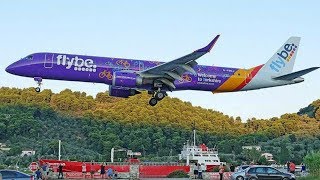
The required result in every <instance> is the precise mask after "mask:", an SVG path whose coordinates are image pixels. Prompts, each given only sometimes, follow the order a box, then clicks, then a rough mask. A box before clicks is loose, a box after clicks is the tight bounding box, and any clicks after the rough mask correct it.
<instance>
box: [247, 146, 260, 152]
mask: <svg viewBox="0 0 320 180" xmlns="http://www.w3.org/2000/svg"><path fill="white" fill-rule="evenodd" d="M242 149H248V150H251V149H255V150H257V151H261V146H242Z"/></svg>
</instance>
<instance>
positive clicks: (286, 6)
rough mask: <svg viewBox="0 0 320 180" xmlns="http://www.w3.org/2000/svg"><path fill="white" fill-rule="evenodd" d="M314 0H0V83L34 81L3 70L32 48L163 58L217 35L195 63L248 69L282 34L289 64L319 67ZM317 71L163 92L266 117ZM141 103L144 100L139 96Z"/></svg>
mask: <svg viewBox="0 0 320 180" xmlns="http://www.w3.org/2000/svg"><path fill="white" fill-rule="evenodd" d="M319 19H320V3H319V1H316V0H314V1H298V0H283V1H278V0H269V1H254V0H251V1H249V0H242V1H213V0H208V1H185V0H180V1H178V0H177V1H169V0H168V1H165V0H163V1H158V2H156V1H147V0H146V1H112V2H111V1H102V0H101V1H95V0H91V1H84V0H83V1H82V0H74V1H73V0H69V1H65V0H54V1H35V0H29V1H17V0H4V1H1V2H0V25H1V26H0V27H1V28H0V60H1V61H0V62H1V63H0V86H7V87H19V88H26V87H35V86H36V83H35V82H34V81H33V79H32V78H25V77H19V76H14V75H11V74H8V73H6V72H5V67H6V66H8V65H9V64H10V63H12V62H14V61H16V60H18V59H20V58H22V57H25V56H26V55H28V54H31V53H34V52H43V51H49V52H60V53H72V54H87V55H98V56H107V57H122V58H132V59H152V60H161V61H170V60H173V59H175V58H177V57H180V56H183V55H185V54H188V53H190V52H192V51H193V50H196V49H198V48H200V47H202V46H204V45H206V44H207V43H208V42H210V40H212V38H213V37H214V36H215V35H217V34H221V37H220V39H219V41H218V42H217V43H216V45H215V47H214V49H213V50H212V51H211V52H210V53H209V54H207V55H205V56H203V57H201V58H200V59H198V63H199V64H204V65H213V64H214V65H217V66H227V67H238V68H250V67H253V66H256V65H260V64H263V63H265V62H266V61H267V60H268V59H269V58H270V57H271V56H272V55H273V54H274V52H275V51H276V50H277V49H278V48H279V47H280V46H281V45H282V44H283V43H284V42H285V41H286V40H287V39H288V38H289V37H290V36H300V37H302V39H301V42H300V48H299V52H298V56H297V59H296V63H295V67H294V70H301V69H303V68H308V67H311V66H320V58H319V57H320V56H319V55H318V53H319V52H320V48H319V47H320V46H319V42H320V23H319V22H320V21H319ZM319 75H320V70H317V71H315V72H312V73H310V74H308V75H305V76H304V77H305V82H303V83H300V84H296V85H291V86H283V87H276V88H270V89H262V90H256V91H250V92H236V93H225V94H215V95H213V94H212V93H211V92H197V91H184V92H173V93H170V96H173V97H178V98H180V99H182V100H184V101H190V102H191V103H192V104H193V105H195V106H202V107H204V108H210V109H214V110H218V111H221V112H223V113H225V114H227V115H231V116H240V117H242V119H243V120H246V119H247V118H251V117H257V118H270V117H274V116H280V115H281V114H284V113H286V112H289V113H292V112H297V111H299V109H300V108H301V107H305V106H307V105H308V104H309V103H311V102H312V101H314V100H316V99H318V98H320V96H319V95H320V83H319ZM43 88H46V89H52V90H53V91H54V92H59V91H61V90H63V89H65V88H70V89H72V90H74V91H85V92H86V93H88V94H91V95H95V94H96V93H97V92H101V91H105V90H107V88H108V87H107V85H105V84H92V83H81V82H66V81H55V80H45V81H44V85H43ZM146 103H148V102H146Z"/></svg>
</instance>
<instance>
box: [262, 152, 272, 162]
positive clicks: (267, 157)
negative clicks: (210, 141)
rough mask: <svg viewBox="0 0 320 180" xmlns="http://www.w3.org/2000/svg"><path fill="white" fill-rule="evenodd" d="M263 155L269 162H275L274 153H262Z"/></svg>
mask: <svg viewBox="0 0 320 180" xmlns="http://www.w3.org/2000/svg"><path fill="white" fill-rule="evenodd" d="M261 156H264V157H265V158H266V160H267V161H268V162H274V161H275V160H273V155H272V154H271V153H262V154H261Z"/></svg>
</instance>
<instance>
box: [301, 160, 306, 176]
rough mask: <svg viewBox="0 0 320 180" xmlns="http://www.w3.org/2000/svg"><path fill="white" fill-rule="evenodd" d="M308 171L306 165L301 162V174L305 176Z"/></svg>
mask: <svg viewBox="0 0 320 180" xmlns="http://www.w3.org/2000/svg"><path fill="white" fill-rule="evenodd" d="M306 172H307V169H306V165H305V164H303V163H302V164H301V174H302V176H305V175H306Z"/></svg>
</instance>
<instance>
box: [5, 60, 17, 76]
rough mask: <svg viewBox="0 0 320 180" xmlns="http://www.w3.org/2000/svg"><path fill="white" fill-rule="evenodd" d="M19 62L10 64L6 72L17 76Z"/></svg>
mask: <svg viewBox="0 0 320 180" xmlns="http://www.w3.org/2000/svg"><path fill="white" fill-rule="evenodd" d="M19 66H20V65H19V62H18V61H17V62H14V63H12V64H10V65H9V66H8V67H7V68H6V71H7V72H8V73H10V74H17V73H18V72H17V71H18V69H19Z"/></svg>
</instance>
